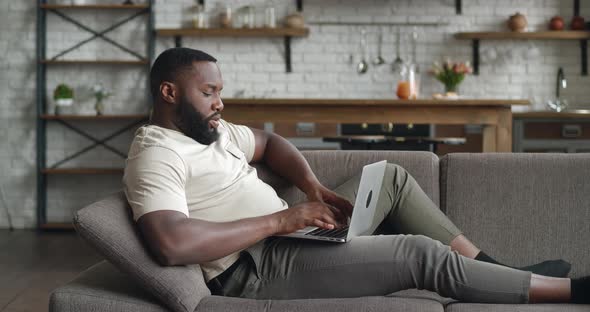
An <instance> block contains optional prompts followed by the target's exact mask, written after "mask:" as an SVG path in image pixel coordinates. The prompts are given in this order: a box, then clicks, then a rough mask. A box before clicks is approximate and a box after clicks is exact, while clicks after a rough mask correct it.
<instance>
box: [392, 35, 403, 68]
mask: <svg viewBox="0 0 590 312" xmlns="http://www.w3.org/2000/svg"><path fill="white" fill-rule="evenodd" d="M396 41H397V42H396V43H397V46H396V48H395V50H396V54H397V56H396V58H395V60H394V61H393V63H391V71H392V72H394V73H399V72H401V71H402V69H403V67H404V61H403V60H402V58H401V57H400V54H401V53H400V46H401V44H402V36H401V33H400V31H399V28H398V29H397V39H396Z"/></svg>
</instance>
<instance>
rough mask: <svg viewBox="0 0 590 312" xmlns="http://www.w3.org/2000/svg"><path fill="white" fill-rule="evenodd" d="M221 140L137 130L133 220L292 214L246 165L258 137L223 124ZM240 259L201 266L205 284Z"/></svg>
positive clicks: (130, 184) (129, 181)
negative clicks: (161, 213) (165, 213)
mask: <svg viewBox="0 0 590 312" xmlns="http://www.w3.org/2000/svg"><path fill="white" fill-rule="evenodd" d="M217 129H218V132H219V139H218V140H217V141H215V142H214V143H212V144H210V145H203V144H200V143H198V142H196V141H195V140H193V139H191V138H190V137H188V136H186V135H184V134H183V133H181V132H178V131H175V130H171V129H166V128H162V127H159V126H154V125H147V126H143V127H141V128H139V129H138V130H137V132H136V133H135V138H134V139H133V142H132V143H131V148H130V150H129V155H128V158H127V160H126V166H125V174H124V176H123V183H124V188H125V194H126V196H127V200H128V201H129V204H130V205H131V208H132V210H133V219H134V220H136V221H137V219H139V217H141V216H142V215H144V214H146V213H148V212H152V211H158V210H174V211H179V212H182V213H184V214H185V215H186V216H187V217H190V218H195V219H201V220H205V221H212V222H228V221H234V220H238V219H243V218H250V217H257V216H263V215H268V214H271V213H274V212H276V211H279V210H283V209H286V208H288V205H287V203H286V202H285V201H284V200H282V199H280V198H279V197H278V195H277V193H276V192H275V190H274V189H273V188H272V187H271V186H269V185H268V184H266V183H264V182H263V181H262V180H260V179H259V178H258V175H257V173H256V169H254V168H253V167H251V166H250V165H248V163H249V162H250V161H251V160H252V157H253V156H254V150H255V142H254V133H252V130H250V129H249V128H248V127H246V126H239V125H234V124H231V123H228V122H226V121H224V120H220V124H219V126H218V128H217ZM238 257H239V253H238V252H236V253H233V254H230V255H228V256H226V257H223V258H221V259H217V260H215V261H211V262H208V263H204V264H202V265H201V268H202V269H203V272H204V274H205V278H206V280H207V281H209V280H211V279H212V278H214V277H216V276H217V275H219V274H220V273H222V272H223V271H225V269H227V268H228V267H229V266H231V265H232V264H233V263H234V262H235V261H236V260H237V259H238Z"/></svg>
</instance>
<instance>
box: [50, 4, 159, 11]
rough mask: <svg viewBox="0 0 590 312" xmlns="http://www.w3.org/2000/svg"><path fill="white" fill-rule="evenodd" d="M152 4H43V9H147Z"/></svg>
mask: <svg viewBox="0 0 590 312" xmlns="http://www.w3.org/2000/svg"><path fill="white" fill-rule="evenodd" d="M149 7H150V6H149V5H147V4H129V5H127V4H84V5H69V4H41V8H42V9H47V10H55V9H91V10H103V9H104V10H141V9H147V8H149Z"/></svg>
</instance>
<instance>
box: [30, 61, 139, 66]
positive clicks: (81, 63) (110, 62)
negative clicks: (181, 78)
mask: <svg viewBox="0 0 590 312" xmlns="http://www.w3.org/2000/svg"><path fill="white" fill-rule="evenodd" d="M39 62H40V63H42V64H48V65H51V64H63V65H90V64H98V65H105V64H107V65H147V64H149V61H139V60H137V61H135V60H41V61H39Z"/></svg>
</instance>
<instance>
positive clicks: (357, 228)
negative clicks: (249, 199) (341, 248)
mask: <svg viewBox="0 0 590 312" xmlns="http://www.w3.org/2000/svg"><path fill="white" fill-rule="evenodd" d="M386 166H387V161H385V160H383V161H380V162H376V163H373V164H370V165H366V166H364V167H363V173H362V176H361V182H360V183H359V189H358V192H357V196H356V200H355V203H354V208H353V210H352V217H351V219H350V224H349V225H348V226H344V227H341V228H337V229H332V230H325V229H322V228H318V227H315V226H308V227H306V228H304V229H301V230H299V231H297V232H294V233H291V234H286V235H281V236H286V237H296V238H303V239H313V240H322V241H329V242H337V243H345V242H347V241H349V240H351V239H352V238H353V237H356V236H359V235H361V234H363V233H364V232H366V231H367V230H368V229H369V228H370V227H371V225H372V223H373V217H374V215H375V209H376V208H377V200H378V199H379V191H380V190H381V184H382V183H383V176H384V175H385V168H386Z"/></svg>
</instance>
